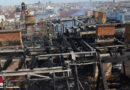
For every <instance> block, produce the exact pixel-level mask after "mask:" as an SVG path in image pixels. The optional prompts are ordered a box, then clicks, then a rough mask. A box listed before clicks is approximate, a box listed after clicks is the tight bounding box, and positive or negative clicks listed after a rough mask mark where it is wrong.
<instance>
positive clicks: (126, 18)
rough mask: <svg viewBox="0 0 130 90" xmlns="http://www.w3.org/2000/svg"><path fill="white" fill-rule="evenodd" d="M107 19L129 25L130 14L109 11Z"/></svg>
mask: <svg viewBox="0 0 130 90" xmlns="http://www.w3.org/2000/svg"><path fill="white" fill-rule="evenodd" d="M107 17H108V18H109V19H115V20H119V21H121V22H122V23H128V22H130V12H122V11H115V10H114V11H112V10H108V11H107Z"/></svg>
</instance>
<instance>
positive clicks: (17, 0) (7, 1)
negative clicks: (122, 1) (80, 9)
mask: <svg viewBox="0 0 130 90" xmlns="http://www.w3.org/2000/svg"><path fill="white" fill-rule="evenodd" d="M39 1H40V2H42V3H46V2H49V1H51V2H54V3H65V2H87V1H90V0H62V1H61V0H1V1H0V5H2V6H12V5H20V4H21V3H22V2H25V3H26V4H33V3H37V2H39ZM92 1H108V0H92ZM109 1H112V0H109Z"/></svg>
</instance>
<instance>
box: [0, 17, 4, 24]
mask: <svg viewBox="0 0 130 90" xmlns="http://www.w3.org/2000/svg"><path fill="white" fill-rule="evenodd" d="M3 21H5V16H4V15H0V23H2V22H3Z"/></svg>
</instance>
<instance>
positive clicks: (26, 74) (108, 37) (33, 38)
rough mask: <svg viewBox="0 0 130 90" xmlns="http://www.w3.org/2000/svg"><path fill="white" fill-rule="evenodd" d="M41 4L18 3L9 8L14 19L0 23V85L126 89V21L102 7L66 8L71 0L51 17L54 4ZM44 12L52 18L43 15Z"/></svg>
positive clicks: (34, 89) (38, 89)
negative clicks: (100, 8) (15, 6)
mask: <svg viewBox="0 0 130 90" xmlns="http://www.w3.org/2000/svg"><path fill="white" fill-rule="evenodd" d="M39 3H40V2H39ZM39 3H37V4H35V5H36V6H37V5H38V6H39V9H41V8H40V4H39ZM91 3H92V2H91ZM46 5H48V6H46V7H47V8H45V12H44V15H41V14H38V11H36V10H35V8H31V6H30V5H27V4H25V3H22V4H21V6H20V7H19V8H17V9H16V10H15V13H19V14H20V17H21V19H20V21H19V22H17V20H16V21H15V22H14V23H13V22H11V23H8V24H7V25H6V24H3V25H2V26H1V30H0V88H1V89H2V90H130V83H129V82H130V66H129V63H130V35H129V34H130V23H129V22H127V23H123V22H121V21H119V20H115V19H111V18H109V17H108V16H107V14H108V13H106V12H105V11H103V10H92V9H91V13H92V15H91V13H90V11H88V9H87V12H88V13H87V15H80V16H77V15H76V14H75V13H78V11H80V14H81V12H83V11H84V9H83V10H82V11H81V10H78V9H72V8H71V9H72V11H73V12H72V11H67V10H68V8H69V5H71V4H68V5H67V6H66V8H65V4H64V8H65V9H64V8H63V7H62V8H61V9H60V10H59V11H61V12H62V14H65V15H63V17H62V14H60V17H59V18H54V17H55V15H54V12H55V10H54V8H53V6H54V4H51V3H48V4H46ZM49 5H50V6H49ZM74 5H78V4H74ZM41 6H42V5H41ZM72 7H73V4H72ZM97 7H98V6H97ZM57 8H58V7H57ZM75 8H76V7H75ZM69 9H70V8H69ZM29 10H34V11H35V12H36V13H32V12H29ZM64 10H66V11H64ZM64 12H66V13H64ZM12 13H13V12H12ZM39 13H40V12H39ZM52 13H53V15H52ZM50 14H51V16H52V17H53V18H52V17H47V18H45V16H49V15H50ZM69 14H71V15H69ZM38 15H39V17H41V16H44V18H42V19H39V18H38V17H37V16H38ZM3 23H5V22H3Z"/></svg>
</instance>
